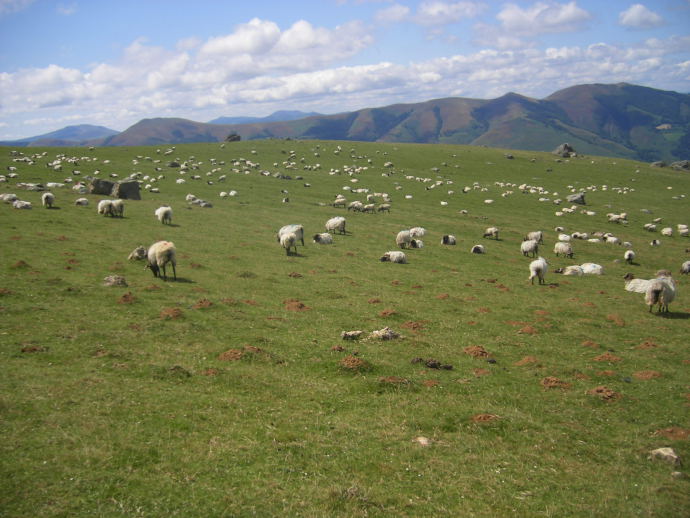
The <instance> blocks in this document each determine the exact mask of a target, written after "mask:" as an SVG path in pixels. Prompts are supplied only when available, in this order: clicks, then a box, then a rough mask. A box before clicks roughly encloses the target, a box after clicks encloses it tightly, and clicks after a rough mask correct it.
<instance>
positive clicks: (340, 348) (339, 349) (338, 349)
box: [329, 344, 345, 353]
mask: <svg viewBox="0 0 690 518" xmlns="http://www.w3.org/2000/svg"><path fill="white" fill-rule="evenodd" d="M344 350H345V348H344V347H343V346H342V345H340V344H336V345H334V346H333V347H331V348H330V349H329V351H333V352H336V353H341V352H343V351H344Z"/></svg>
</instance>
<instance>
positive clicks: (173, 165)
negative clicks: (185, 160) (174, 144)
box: [165, 161, 180, 167]
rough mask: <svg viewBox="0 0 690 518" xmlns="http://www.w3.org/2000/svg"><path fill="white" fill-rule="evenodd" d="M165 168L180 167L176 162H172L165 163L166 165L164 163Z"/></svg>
mask: <svg viewBox="0 0 690 518" xmlns="http://www.w3.org/2000/svg"><path fill="white" fill-rule="evenodd" d="M165 166H166V167H180V164H178V163H177V162H175V161H173V162H166V163H165Z"/></svg>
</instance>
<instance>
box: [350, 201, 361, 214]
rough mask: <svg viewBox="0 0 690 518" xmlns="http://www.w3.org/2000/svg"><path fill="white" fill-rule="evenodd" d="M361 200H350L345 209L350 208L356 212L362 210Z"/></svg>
mask: <svg viewBox="0 0 690 518" xmlns="http://www.w3.org/2000/svg"><path fill="white" fill-rule="evenodd" d="M362 207H363V205H362V202H361V201H351V202H350V204H349V205H348V206H347V210H348V211H349V210H350V209H352V211H353V212H357V211H360V210H362Z"/></svg>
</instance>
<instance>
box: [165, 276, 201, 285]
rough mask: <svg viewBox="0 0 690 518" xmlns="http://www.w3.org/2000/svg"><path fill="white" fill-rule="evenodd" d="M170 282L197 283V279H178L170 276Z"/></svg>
mask: <svg viewBox="0 0 690 518" xmlns="http://www.w3.org/2000/svg"><path fill="white" fill-rule="evenodd" d="M168 282H179V283H181V284H196V281H193V280H191V279H187V278H185V277H178V278H177V280H175V279H170V278H168Z"/></svg>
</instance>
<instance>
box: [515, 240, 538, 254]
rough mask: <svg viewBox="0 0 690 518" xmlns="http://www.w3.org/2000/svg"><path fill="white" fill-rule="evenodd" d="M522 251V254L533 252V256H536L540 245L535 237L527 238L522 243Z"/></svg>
mask: <svg viewBox="0 0 690 518" xmlns="http://www.w3.org/2000/svg"><path fill="white" fill-rule="evenodd" d="M520 251H521V252H522V255H524V256H527V254H530V253H531V254H532V257H536V256H537V253H538V251H539V245H538V244H537V242H536V241H535V240H534V239H527V238H525V241H523V242H522V244H521V245H520Z"/></svg>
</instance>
